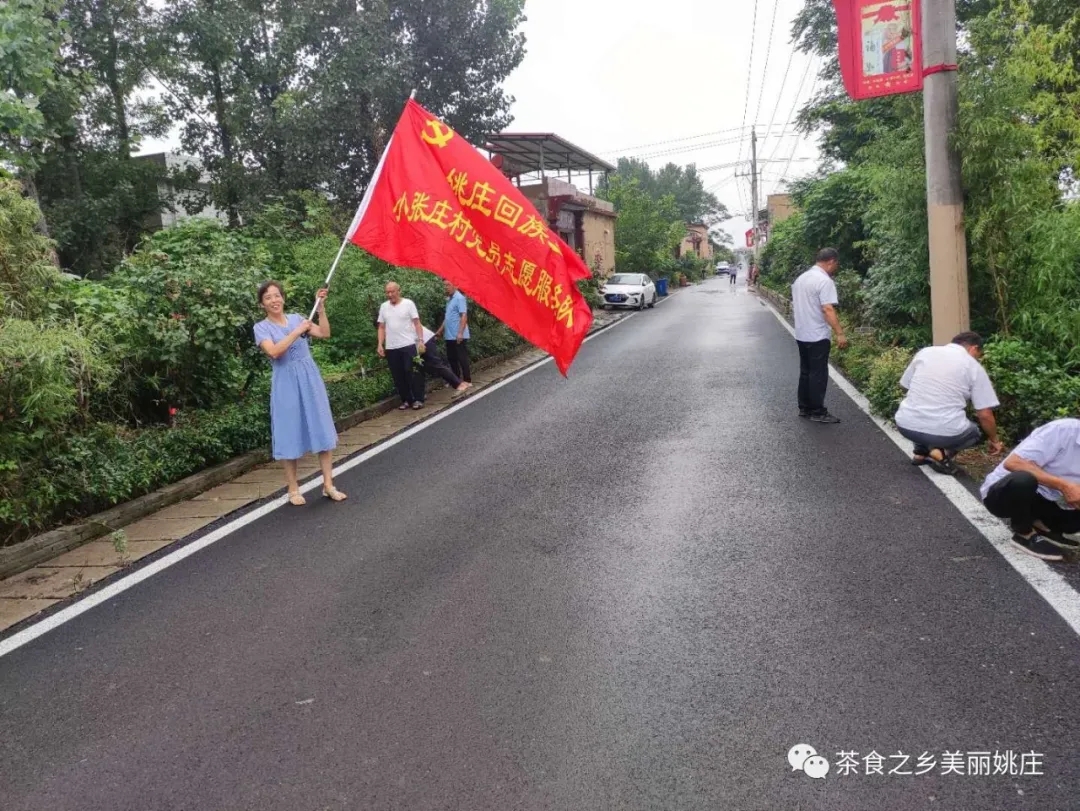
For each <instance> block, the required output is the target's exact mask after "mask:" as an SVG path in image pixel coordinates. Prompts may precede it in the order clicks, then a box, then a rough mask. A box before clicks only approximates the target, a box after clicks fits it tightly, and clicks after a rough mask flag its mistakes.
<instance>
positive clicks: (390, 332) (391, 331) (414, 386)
mask: <svg viewBox="0 0 1080 811" xmlns="http://www.w3.org/2000/svg"><path fill="white" fill-rule="evenodd" d="M378 323H379V348H378V352H379V357H380V358H386V362H387V365H389V367H390V376H391V377H393V378H394V388H396V389H397V393H398V396H399V397H400V398H401V405H400V406H398V410H399V411H405V410H406V409H408V408H410V407H411V408H414V409H420V408H423V407H424V395H425V393H426V391H425V386H424V375H423V373H422V372H419V371H418V370H417V369H416V368H415V366H414V364H413V358H415V357H417V356H418V355H422V354H424V351H425V349H424V328H423V327H422V326H421V324H420V313H419V312H417V310H416V305H415V304H414V303H413V302H412V300H411V299H407V298H402V297H401V285H399V284H398V283H397V282H387V283H386V301H384V302H383V303H382V306H381V307H379V322H378Z"/></svg>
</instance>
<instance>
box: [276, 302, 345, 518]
mask: <svg viewBox="0 0 1080 811" xmlns="http://www.w3.org/2000/svg"><path fill="white" fill-rule="evenodd" d="M258 299H259V305H260V306H261V307H262V308H263V310H264V311H265V313H266V318H265V319H264V320H262V321H260V322H259V323H257V324H256V325H255V343H256V345H257V346H258V347H259V348H260V349H261V350H262V351H263V352H265V353H266V354H267V356H268V357H269V358H270V361H271V367H272V369H273V372H272V375H271V378H270V434H271V437H272V445H273V454H274V458H275V459H280V460H281V462H282V465H283V467H284V468H285V481H286V483H287V484H288V488H289V503H290V504H292V505H294V506H297V507H299V506H301V505H303V504H305V503H306V502H305V499H304V497H303V496H302V495H301V494H300V485H299V484H298V483H297V478H296V463H297V460H298V459H300V458H301V457H302V456H304V455H305V454H308V453H317V454H318V455H319V467H321V468H322V474H323V495H324V496H325V497H326V498H329V499H331V500H333V501H344V500H345V494H344V493H342V492H341V491H340V490H338V489H337V488H335V487H334V463H333V453H332V451H333V450H334V448H336V447H337V430H336V428H335V427H334V418H333V416H332V415H331V413H330V399H329V397H327V395H326V384H325V383H323V379H322V375H321V374H320V373H319V367H318V366H316V365H315V360H314V358H312V357H311V349H310V348H309V347H308V338H329V337H330V320H329V319H328V318H327V315H326V309H325V306H326V290H320V291H319V294H318V299H319V307H318V314H319V323H317V324H313V323H312V322H311V321H309V320H307V319H306V318H304V316H302V315H298V314H296V313H291V314H289V315H286V314H285V296H284V295H283V294H282V292H281V285H280V284H278V283H277V282H273V281H270V282H264V283H263V284H261V285H260V286H259V292H258Z"/></svg>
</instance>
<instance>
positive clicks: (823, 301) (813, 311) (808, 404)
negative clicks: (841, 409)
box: [791, 248, 847, 423]
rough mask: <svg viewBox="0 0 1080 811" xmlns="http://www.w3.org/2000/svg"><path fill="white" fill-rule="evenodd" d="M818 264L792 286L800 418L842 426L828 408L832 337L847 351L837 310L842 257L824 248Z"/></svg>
mask: <svg viewBox="0 0 1080 811" xmlns="http://www.w3.org/2000/svg"><path fill="white" fill-rule="evenodd" d="M816 261H817V264H815V265H814V266H813V267H812V268H810V269H809V270H807V271H806V272H805V273H803V274H802V275H801V276H799V278H798V279H796V280H795V283H794V284H793V285H792V286H791V308H792V311H793V313H794V316H795V342H796V344H797V345H798V347H799V416H800V417H808V418H809V419H811V420H813V421H814V422H822V423H838V422H840V419H839V418H838V417H834V416H833V415H832V414H830V413H829V410H828V409H827V408H826V407H825V391H826V389H827V388H828V385H829V352H830V351H831V349H832V340H831V338H832V335H833V334H834V333H835V335H836V343H837V346H839V347H840V348H841V349H844V348H846V347H847V338H846V337H845V336H844V328H843V327H842V326H841V325H840V319H839V318H837V316H836V309H835V307H836V305H837V304H839V303H840V299H839V297H838V296H837V293H836V284H835V282H833V276H835V275H836V271H837V270H838V269H839V267H840V254H839V253H837V251H836V250H835V249H834V248H823V249H822V250H821V251H819V252H818V255H817V260H816Z"/></svg>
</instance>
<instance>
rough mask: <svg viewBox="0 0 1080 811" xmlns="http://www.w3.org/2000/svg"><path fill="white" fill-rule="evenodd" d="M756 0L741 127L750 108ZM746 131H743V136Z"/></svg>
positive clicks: (744, 127)
mask: <svg viewBox="0 0 1080 811" xmlns="http://www.w3.org/2000/svg"><path fill="white" fill-rule="evenodd" d="M757 9H758V0H754V23H753V25H752V26H751V28H750V64H749V66H747V69H746V96H745V97H744V98H743V111H742V128H743V129H744V130H745V129H746V114H747V112H749V110H750V80H751V78H752V77H753V75H754V41H755V40H756V39H757ZM745 135H746V133H745V132H744V133H743V136H744V137H745ZM739 160H742V141H741V140H740V141H739Z"/></svg>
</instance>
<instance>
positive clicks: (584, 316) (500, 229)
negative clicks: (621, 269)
mask: <svg viewBox="0 0 1080 811" xmlns="http://www.w3.org/2000/svg"><path fill="white" fill-rule="evenodd" d="M349 239H350V241H351V242H352V243H353V244H355V245H358V246H359V247H361V248H363V249H364V250H366V251H369V252H370V253H372V254H374V255H375V256H377V257H379V258H380V259H383V260H385V261H386V262H389V263H391V264H393V265H401V266H404V267H412V268H420V269H422V270H426V271H429V272H431V273H434V274H435V275H436V276H440V277H442V278H444V279H447V280H449V281H450V282H452V283H453V284H454V285H455V286H457V287H458V288H460V290H461V291H462V292H463V293H464V294H465V295H466V296H468V297H470V298H472V299H473V300H475V301H476V302H477V303H478V304H479V305H480V306H481V307H483V308H484V309H485V310H487V311H488V312H490V313H491V314H492V315H494V316H495V317H496V318H498V319H499V320H500V321H503V322H504V323H505V324H507V325H508V326H509V327H510V328H511V329H513V330H514V331H515V332H517V333H518V334H519V335H521V336H522V337H523V338H525V339H526V340H528V341H529V342H531V343H533V344H535V345H536V346H538V347H540V348H541V349H543V350H545V351H547V352H549V353H550V354H551V355H552V357H554V359H555V363H556V365H557V366H558V367H559V371H560V372H562V374H563V375H564V376H565V375H566V371H567V369H569V368H570V364H571V363H572V362H573V360H574V356H575V355H576V354H577V351H578V349H579V348H580V347H581V343H582V341H584V340H585V335H586V333H588V331H589V326H590V325H591V324H592V310H591V309H590V307H589V305H588V303H587V302H586V301H585V298H584V297H583V296H582V295H581V292H580V291H579V290H578V289H577V285H575V284H574V282H575V281H577V280H579V279H587V278H589V277H590V276H591V275H592V274H591V272H590V271H589V268H588V267H586V265H585V263H584V262H583V261H582V259H581V257H580V256H578V255H577V254H576V253H575V252H574V251H573V250H572V249H571V248H570V247H569V246H567V245H566V244H565V243H564V242H563V241H562V240H561V239H559V237H558V236H557V235H556V234H552V233H551V231H550V230H549V229H548V225H547V223H546V222H545V221H544V218H543V217H541V216H540V214H539V212H538V211H537V210H536V208H535V207H534V206H533V204H532V203H530V202H529V201H528V200H527V199H526V198H525V196H524V195H522V193H521V192H520V191H519V190H518V189H517V188H515V187H514V186H513V184H511V183H510V181H509V180H508V179H507V178H506V177H505V176H504V175H503V174H502V172H500V171H499V169H498V168H497V167H496V166H495V165H493V164H492V163H491V161H489V160H488V159H487V158H485V157H484V156H483V155H481V154H480V153H479V152H478V151H476V149H474V148H473V147H472V146H471V145H470V144H469V143H468V142H467V141H466V140H465V139H464V138H462V137H461V136H459V135H458V134H457V133H456V132H454V131H453V130H452V129H450V127H448V126H447V125H446V124H444V123H443V122H442V121H440V120H439V119H438V118H436V117H435V116H433V115H432V114H431V113H429V112H428V111H427V110H425V109H424V108H423V107H421V106H420V105H419V104H417V103H416V102H415V101H412V100H411V99H410V100H409V102H408V104H406V106H405V112H404V113H403V114H402V116H401V120H400V121H399V122H398V125H397V128H396V129H395V130H394V134H393V137H392V139H391V141H390V145H389V147H388V148H387V151H386V154H384V155H383V158H382V161H381V162H380V164H379V168H378V169H376V174H375V177H373V178H372V180H371V184H370V186H369V187H368V191H367V193H366V194H365V196H364V202H363V203H361V205H360V210H359V211H357V213H356V219H355V220H354V222H353V228H352V230H351V232H350V236H349Z"/></svg>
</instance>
